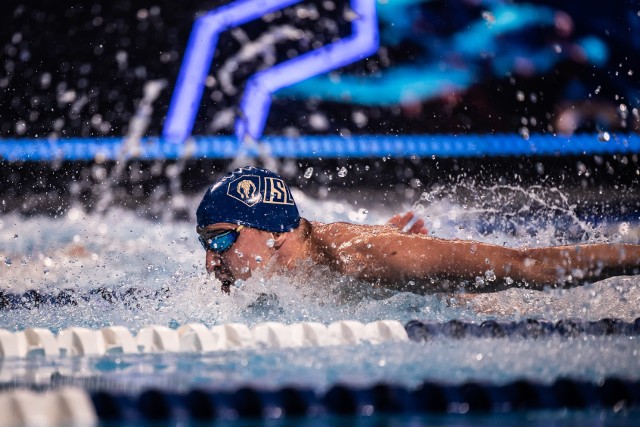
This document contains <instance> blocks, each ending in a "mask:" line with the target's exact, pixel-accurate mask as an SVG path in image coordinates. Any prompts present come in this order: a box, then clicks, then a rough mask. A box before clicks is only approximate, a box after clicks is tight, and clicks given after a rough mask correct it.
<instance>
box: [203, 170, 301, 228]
mask: <svg viewBox="0 0 640 427" xmlns="http://www.w3.org/2000/svg"><path fill="white" fill-rule="evenodd" d="M196 218H197V220H198V227H206V226H207V225H211V224H216V223H220V222H227V223H234V224H242V225H246V226H249V227H254V228H258V229H260V230H265V231H274V232H283V231H290V230H293V229H294V228H296V227H297V226H298V224H299V223H300V214H299V213H298V208H297V207H296V203H295V201H294V200H293V195H292V194H291V191H290V190H289V187H288V186H287V184H286V183H285V182H284V180H283V179H282V177H280V176H278V174H276V173H274V172H271V171H269V170H266V169H261V168H256V167H251V166H248V167H245V168H242V169H236V170H234V171H233V172H230V173H228V174H227V175H225V176H224V177H222V178H221V179H220V180H219V181H218V182H216V183H215V184H214V185H213V186H212V187H211V188H210V189H209V191H207V192H206V193H205V195H204V197H203V198H202V201H201V202H200V205H199V206H198V210H197V211H196Z"/></svg>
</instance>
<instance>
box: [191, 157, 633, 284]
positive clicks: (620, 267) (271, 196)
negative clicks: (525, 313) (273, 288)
mask: <svg viewBox="0 0 640 427" xmlns="http://www.w3.org/2000/svg"><path fill="white" fill-rule="evenodd" d="M196 217H197V227H196V231H197V233H198V235H199V240H200V243H201V244H202V246H203V247H204V249H205V251H206V269H207V272H208V273H213V274H215V277H216V278H217V279H218V280H220V281H221V282H222V290H223V291H224V292H229V289H230V286H231V285H232V284H234V283H235V281H236V280H238V279H242V280H246V279H248V278H249V277H251V273H252V271H254V270H256V269H258V268H262V267H264V266H267V265H268V266H270V267H271V268H275V269H278V270H280V271H287V270H293V269H295V268H299V267H301V266H302V265H308V261H311V262H312V263H314V264H316V265H322V266H327V267H329V269H331V270H332V271H335V272H337V273H339V274H343V275H349V276H353V277H355V278H357V279H360V280H364V281H367V282H371V283H374V284H377V285H381V286H384V287H387V288H392V289H401V290H406V291H414V292H423V293H424V292H426V293H430V292H440V291H451V290H454V289H458V288H461V289H462V290H464V291H471V292H493V291H498V290H502V289H506V288H509V287H527V288H529V289H542V288H544V287H546V286H575V285H577V284H581V283H584V282H585V281H589V280H597V279H599V278H603V277H606V276H607V275H611V273H612V272H615V273H616V274H618V273H623V274H629V273H630V274H638V272H639V269H640V245H633V244H620V243H611V244H609V243H597V244H585V245H582V244H580V245H570V246H554V247H544V248H508V247H503V246H497V245H491V244H486V243H480V242H475V241H463V240H445V239H440V238H436V237H431V236H428V235H426V230H425V229H424V223H422V222H418V221H416V223H415V224H414V225H412V226H411V227H410V228H409V230H407V232H405V231H403V229H404V228H405V227H406V226H407V225H408V224H409V222H410V221H411V219H412V214H407V215H404V216H399V215H396V216H395V217H393V218H392V219H391V220H390V221H389V222H388V223H387V224H386V225H380V226H372V225H356V224H350V223H344V222H338V223H330V224H323V223H320V222H310V221H308V220H306V219H304V218H301V217H300V215H299V213H298V209H297V207H296V204H295V201H294V200H293V196H292V195H291V192H290V190H289V187H288V186H287V184H286V183H285V181H284V180H283V179H282V178H281V177H280V176H278V175H277V174H275V173H273V172H271V171H268V170H265V169H260V168H255V167H245V168H242V169H236V170H235V171H234V172H231V173H229V174H227V175H226V176H224V177H223V178H221V179H220V180H219V181H218V182H216V183H215V184H214V185H213V186H212V187H211V188H210V189H209V190H208V191H207V192H206V193H205V195H204V197H203V199H202V201H201V202H200V205H199V206H198V209H197V212H196ZM305 261H307V263H305ZM478 278H479V279H478ZM479 283H480V284H481V285H480V286H479V285H478V284H479ZM452 284H453V285H452Z"/></svg>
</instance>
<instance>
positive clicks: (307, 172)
mask: <svg viewBox="0 0 640 427" xmlns="http://www.w3.org/2000/svg"><path fill="white" fill-rule="evenodd" d="M312 176H313V168H307V170H305V171H304V177H305V178H306V179H309V178H311V177H312Z"/></svg>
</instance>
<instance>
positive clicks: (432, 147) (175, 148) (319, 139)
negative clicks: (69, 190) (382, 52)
mask: <svg viewBox="0 0 640 427" xmlns="http://www.w3.org/2000/svg"><path fill="white" fill-rule="evenodd" d="M638 152H640V135H635V134H629V135H606V136H602V135H593V134H586V135H572V136H560V135H531V136H530V137H528V138H527V139H524V138H522V137H520V136H518V135H513V134H508V135H507V134H504V135H502V134H501V135H401V136H397V135H359V136H352V137H342V136H337V135H327V136H301V137H297V138H288V137H281V136H267V137H264V138H263V139H262V140H261V141H260V142H259V143H253V144H241V143H239V142H238V140H237V139H236V138H235V137H233V136H194V137H191V138H189V139H188V140H186V141H185V142H184V143H175V142H172V141H169V140H165V139H162V138H157V137H148V138H142V139H140V140H135V141H131V140H126V139H124V138H112V137H104V138H67V139H55V140H53V139H44V138H14V139H0V159H2V160H5V161H56V160H57V161H61V160H64V161H94V160H98V161H105V160H121V159H132V158H135V159H141V160H155V159H167V160H174V159H178V158H195V159H232V158H235V157H237V156H238V155H243V156H245V157H253V158H257V157H260V156H262V155H264V154H265V153H269V155H271V156H274V157H288V158H319V157H321V158H342V157H353V158H367V157H369V158H371V157H396V158H407V157H411V156H417V157H431V156H437V157H504V156H556V155H593V154H615V153H638Z"/></svg>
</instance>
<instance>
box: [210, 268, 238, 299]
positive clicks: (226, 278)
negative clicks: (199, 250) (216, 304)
mask: <svg viewBox="0 0 640 427" xmlns="http://www.w3.org/2000/svg"><path fill="white" fill-rule="evenodd" d="M214 274H215V276H216V279H218V280H219V281H221V282H222V292H224V293H226V294H228V293H230V292H231V285H233V283H234V282H235V280H234V278H233V275H232V274H231V273H230V272H225V271H223V270H221V269H216V270H215V271H214Z"/></svg>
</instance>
